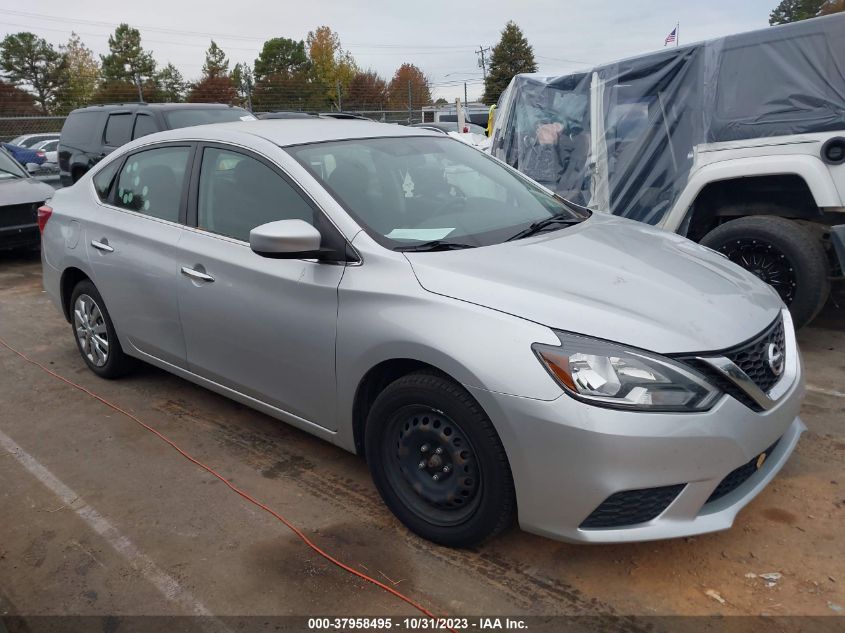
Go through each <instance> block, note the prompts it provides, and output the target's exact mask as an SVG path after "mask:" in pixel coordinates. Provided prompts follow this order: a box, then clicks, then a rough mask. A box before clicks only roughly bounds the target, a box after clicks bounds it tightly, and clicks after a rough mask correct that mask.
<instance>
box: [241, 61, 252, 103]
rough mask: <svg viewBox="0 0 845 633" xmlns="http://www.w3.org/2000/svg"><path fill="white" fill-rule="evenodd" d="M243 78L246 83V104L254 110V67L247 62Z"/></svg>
mask: <svg viewBox="0 0 845 633" xmlns="http://www.w3.org/2000/svg"><path fill="white" fill-rule="evenodd" d="M243 78H244V83H245V84H246V105H247V108H249V111H250V112H252V69H251V68H250V67H249V66H247V65H246V64H244V69H243Z"/></svg>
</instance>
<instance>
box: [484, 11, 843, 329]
mask: <svg viewBox="0 0 845 633" xmlns="http://www.w3.org/2000/svg"><path fill="white" fill-rule="evenodd" d="M497 110H498V112H497V116H496V121H495V126H494V131H493V142H492V153H493V155H494V156H496V157H498V158H500V159H502V160H504V161H506V162H507V163H509V164H510V165H512V166H513V167H516V168H517V169H519V170H520V171H522V172H524V173H526V174H527V175H529V176H531V177H532V178H534V179H535V180H537V181H539V182H540V183H542V184H544V185H546V186H547V187H549V188H550V189H552V190H554V191H555V192H557V193H558V194H560V195H561V196H563V197H565V198H568V199H569V200H571V201H573V202H576V203H578V204H582V205H585V206H589V207H591V208H593V209H596V210H599V211H608V212H610V213H614V214H616V215H621V216H625V217H628V218H632V219H635V220H640V221H643V222H647V223H648V224H652V225H656V226H660V227H662V228H665V229H667V230H670V231H676V232H678V233H681V234H682V235H686V236H687V237H689V238H691V239H693V240H695V241H698V242H701V243H702V244H705V245H707V246H709V247H711V248H714V249H716V250H718V251H720V252H722V253H724V254H725V255H727V256H728V257H729V258H730V259H732V260H733V261H735V262H736V263H738V264H740V265H741V266H743V267H745V268H747V269H749V270H751V271H753V272H754V273H755V274H757V275H758V276H759V277H761V278H763V279H764V280H766V281H767V282H769V283H770V284H771V285H772V286H773V287H774V288H775V289H776V290H777V291H778V293H779V294H780V295H781V297H782V298H783V299H784V301H785V302H786V303H787V304H788V305H789V306H790V309H791V310H792V312H793V317H794V320H795V322H796V324H797V325H803V324H805V323H807V322H808V321H810V320H811V319H812V318H813V316H815V314H816V313H817V312H818V311H819V310H820V309H821V307H822V306H823V305H824V303H825V301H826V299H827V296H828V293H829V287H830V279H831V278H832V277H833V278H835V277H842V275H843V270H845V14H839V15H833V16H829V17H824V18H817V19H813V20H807V21H804V22H798V23H795V24H790V25H785V26H779V27H773V28H769V29H766V30H761V31H754V32H750V33H743V34H739V35H734V36H730V37H725V38H719V39H714V40H710V41H707V42H702V43H698V44H692V45H689V46H683V47H679V48H672V49H668V50H663V51H660V52H657V53H653V54H649V55H643V56H640V57H636V58H631V59H626V60H623V61H620V62H616V63H612V64H607V65H604V66H599V67H596V68H594V69H591V70H589V71H585V72H579V73H574V74H571V75H566V76H562V77H541V76H538V75H533V74H524V75H517V76H516V77H514V79H513V80H512V81H511V84H510V86H509V87H508V88H507V90H506V91H505V92H504V93H503V94H502V96H501V98H500V100H499V104H498V108H497Z"/></svg>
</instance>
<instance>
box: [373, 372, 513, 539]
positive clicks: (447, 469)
mask: <svg viewBox="0 0 845 633" xmlns="http://www.w3.org/2000/svg"><path fill="white" fill-rule="evenodd" d="M364 443H365V451H366V456H367V463H368V465H369V467H370V473H371V474H372V477H373V481H374V482H375V484H376V487H377V488H378V490H379V493H380V494H381V496H382V498H383V499H384V502H385V503H386V504H387V506H388V507H389V508H390V510H391V511H392V512H393V513H394V514H395V515H396V516H397V518H399V520H401V521H402V522H403V523H404V524H405V525H406V526H407V527H408V528H409V529H411V530H412V531H413V532H415V533H416V534H419V535H420V536H422V537H423V538H426V539H428V540H430V541H434V542H435V543H440V544H442V545H449V546H452V547H466V546H469V545H473V544H475V543H478V542H479V541H482V540H484V539H485V538H487V537H489V536H491V535H493V534H495V533H497V532H499V531H500V530H502V529H504V528H505V527H506V526H507V525H508V523H509V522H510V521H511V519H512V516H513V511H514V508H515V499H514V488H513V480H512V478H511V472H510V467H509V465H508V460H507V456H506V455H505V450H504V447H503V446H502V443H501V440H500V439H499V436H498V434H497V433H496V431H495V429H494V428H493V424H492V423H491V422H490V419H489V418H488V417H487V415H486V414H485V413H484V411H483V410H482V409H481V407H480V406H479V405H478V403H477V402H476V401H475V400H474V399H473V397H472V396H471V395H470V394H469V393H468V392H467V391H466V390H465V389H464V388H463V387H461V386H460V385H458V384H457V383H455V382H454V381H452V380H450V379H449V378H447V377H446V376H443V375H441V374H438V373H436V372H433V371H431V372H429V371H421V372H417V373H412V374H408V375H406V376H403V377H402V378H399V379H398V380H396V381H395V382H392V383H391V384H389V385H388V386H387V387H385V388H384V390H383V391H382V392H381V393H380V394H379V395H378V397H377V398H376V400H375V402H374V403H373V406H372V407H371V409H370V412H369V415H368V416H367V425H366V429H365V435H364Z"/></svg>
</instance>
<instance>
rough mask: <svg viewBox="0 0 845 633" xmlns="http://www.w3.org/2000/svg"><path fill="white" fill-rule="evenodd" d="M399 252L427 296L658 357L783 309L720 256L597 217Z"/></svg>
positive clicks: (720, 337) (698, 347) (725, 337)
mask: <svg viewBox="0 0 845 633" xmlns="http://www.w3.org/2000/svg"><path fill="white" fill-rule="evenodd" d="M406 257H407V258H408V261H409V262H410V263H411V266H412V268H413V270H414V273H415V274H416V276H417V279H418V280H419V283H420V284H421V285H422V287H423V288H425V289H426V290H428V291H430V292H433V293H437V294H440V295H445V296H449V297H452V298H455V299H460V300H463V301H469V302H472V303H475V304H478V305H482V306H486V307H488V308H492V309H494V310H499V311H502V312H507V313H509V314H513V315H515V316H518V317H522V318H525V319H529V320H531V321H535V322H537V323H541V324H543V325H546V326H548V327H551V328H556V329H560V330H566V331H569V332H575V333H579V334H585V335H588V336H595V337H598V338H603V339H607V340H610V341H617V342H621V343H625V344H627V345H632V346H635V347H640V348H644V349H649V350H653V351H656V352H661V353H673V352H674V353H680V352H700V351H709V350H718V349H724V348H727V347H731V346H733V345H736V344H738V343H740V342H743V341H745V340H747V339H749V338H751V337H752V336H754V335H755V334H758V333H759V332H760V331H761V330H763V328H765V327H766V326H767V325H769V324H770V323H771V322H772V321H773V320H774V319H775V317H776V316H777V314H778V311H779V310H780V309H781V308H782V305H783V304H782V302H781V300H780V298H779V297H778V296H777V294H776V293H775V292H774V291H773V290H772V289H771V288H770V287H769V286H768V285H766V284H764V283H763V282H762V281H760V280H758V279H757V278H756V277H754V276H753V275H751V274H750V273H748V272H746V271H745V270H743V269H741V268H740V267H738V266H736V265H734V264H732V263H731V262H730V261H728V260H727V259H725V258H724V257H722V256H721V255H719V254H718V253H715V252H714V251H712V250H710V249H707V248H705V247H703V246H699V245H698V244H695V243H694V242H691V241H689V240H687V239H686V238H683V237H681V236H679V235H675V234H674V233H668V232H666V231H662V230H659V229H655V228H652V227H650V226H648V225H645V224H642V223H639V222H633V221H630V220H624V219H622V218H617V217H614V216H606V215H601V214H593V216H592V217H591V218H590V219H588V220H587V221H585V222H582V223H581V224H579V225H576V226H573V227H569V228H563V229H561V230H558V231H554V232H550V233H544V234H541V235H539V236H536V237H532V238H526V239H522V240H515V241H513V242H506V243H504V244H498V245H494V246H486V247H482V248H473V249H466V250H460V251H445V252H434V253H406Z"/></svg>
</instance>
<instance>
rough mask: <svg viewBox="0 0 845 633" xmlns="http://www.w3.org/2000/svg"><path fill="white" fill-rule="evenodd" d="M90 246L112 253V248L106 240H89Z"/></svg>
mask: <svg viewBox="0 0 845 633" xmlns="http://www.w3.org/2000/svg"><path fill="white" fill-rule="evenodd" d="M91 246H93V247H94V248H96V249H97V250H98V251H104V252H106V253H114V249H113V248H112V247H111V246H109V244H108V242H107V241H103V242H98V241H97V240H91Z"/></svg>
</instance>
